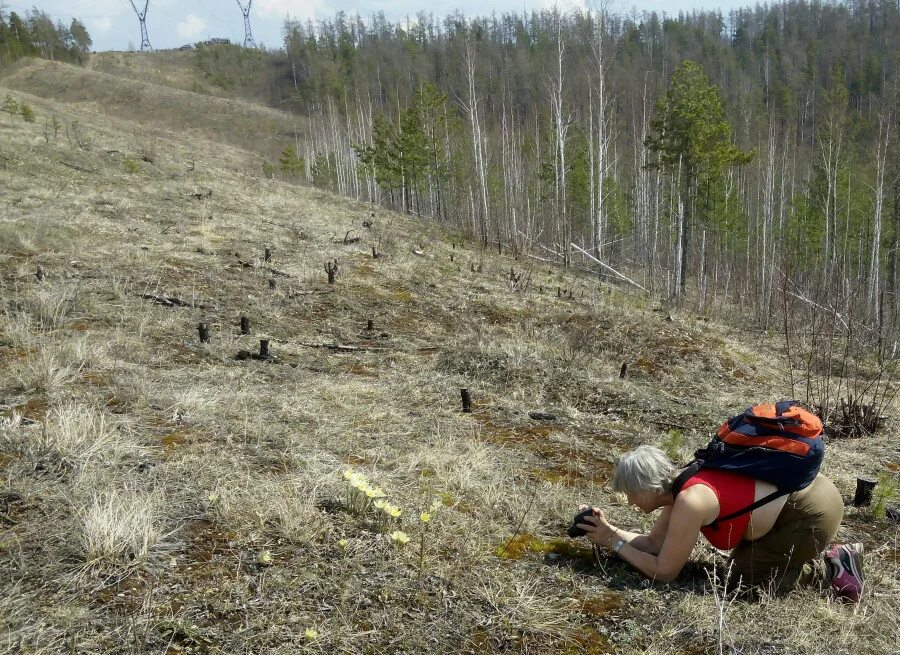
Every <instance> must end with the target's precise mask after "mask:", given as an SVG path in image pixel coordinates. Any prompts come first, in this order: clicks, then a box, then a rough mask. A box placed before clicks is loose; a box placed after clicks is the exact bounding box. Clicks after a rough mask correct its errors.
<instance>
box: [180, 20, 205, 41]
mask: <svg viewBox="0 0 900 655" xmlns="http://www.w3.org/2000/svg"><path fill="white" fill-rule="evenodd" d="M175 30H176V31H177V32H178V36H180V37H182V38H185V39H195V38H197V37H198V36H200V35H202V34H203V33H204V32H205V31H206V21H205V20H203V19H202V18H200V16H198V15H197V14H188V15H187V17H186V18H185V19H184V20H183V21H181V22H180V23H178V25H176V26H175Z"/></svg>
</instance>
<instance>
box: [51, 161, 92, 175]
mask: <svg viewBox="0 0 900 655" xmlns="http://www.w3.org/2000/svg"><path fill="white" fill-rule="evenodd" d="M59 163H60V164H62V165H63V166H68V167H69V168H73V169H75V170H76V171H81V172H82V173H93V174H95V175H96V174H97V169H96V168H84V167H82V166H78V165H77V164H70V163H69V162H67V161H61V162H59Z"/></svg>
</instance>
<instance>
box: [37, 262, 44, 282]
mask: <svg viewBox="0 0 900 655" xmlns="http://www.w3.org/2000/svg"><path fill="white" fill-rule="evenodd" d="M34 276H35V277H36V278H37V281H38V282H43V281H44V278H46V277H47V274H46V273H45V272H44V267H43V266H41V265H40V264H38V265H37V270H36V271H35V272H34Z"/></svg>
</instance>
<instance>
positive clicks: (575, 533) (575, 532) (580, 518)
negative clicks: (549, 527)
mask: <svg viewBox="0 0 900 655" xmlns="http://www.w3.org/2000/svg"><path fill="white" fill-rule="evenodd" d="M593 515H594V510H593V509H591V508H590V507H589V508H587V509H586V510H584V511H583V512H581V513H580V514H577V515H576V516H575V519H574V520H573V521H572V525H571V527H570V528H569V532H568V535H569V536H570V537H572V538H573V539H574V538H575V537H583V536H584V535H586V534H587V533H586V532H585V531H584V530H582V529H581V528H579V527H578V524H579V523H584V522H585V521H584V519H586V518H588V517H589V516H593Z"/></svg>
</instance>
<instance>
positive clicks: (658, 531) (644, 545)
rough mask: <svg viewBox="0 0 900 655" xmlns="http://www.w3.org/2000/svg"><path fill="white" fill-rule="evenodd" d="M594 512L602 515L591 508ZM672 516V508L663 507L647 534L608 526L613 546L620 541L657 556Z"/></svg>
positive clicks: (595, 508)
mask: <svg viewBox="0 0 900 655" xmlns="http://www.w3.org/2000/svg"><path fill="white" fill-rule="evenodd" d="M581 509H587V505H583V506H582V508H581ZM592 509H593V510H594V513H595V515H602V514H603V512H602V511H601V510H600V509H599V508H597V507H594V508H592ZM671 515H672V508H671V507H665V508H663V510H662V512H660V515H659V518H657V519H656V522H655V523H654V524H653V527H652V528H651V529H650V532H649V533H648V534H640V533H639V532H629V531H628V530H625V529H624V528H617V527H616V526H614V525H612V524H609V527H611V528H612V529H613V530H614V531H615V533H616V535H617V536H616V538H615V539H614V540H613V545H615V543H616V542H617V541H618V540H619V539H621V540H623V541H624V542H625V543H627V544H629V545H631V546H632V547H634V548H637V549H638V550H640V551H643V552H645V553H650V554H651V555H658V554H659V551H660V549H661V548H662V546H663V540H664V539H665V537H666V530H668V528H669V517H670V516H671Z"/></svg>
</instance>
